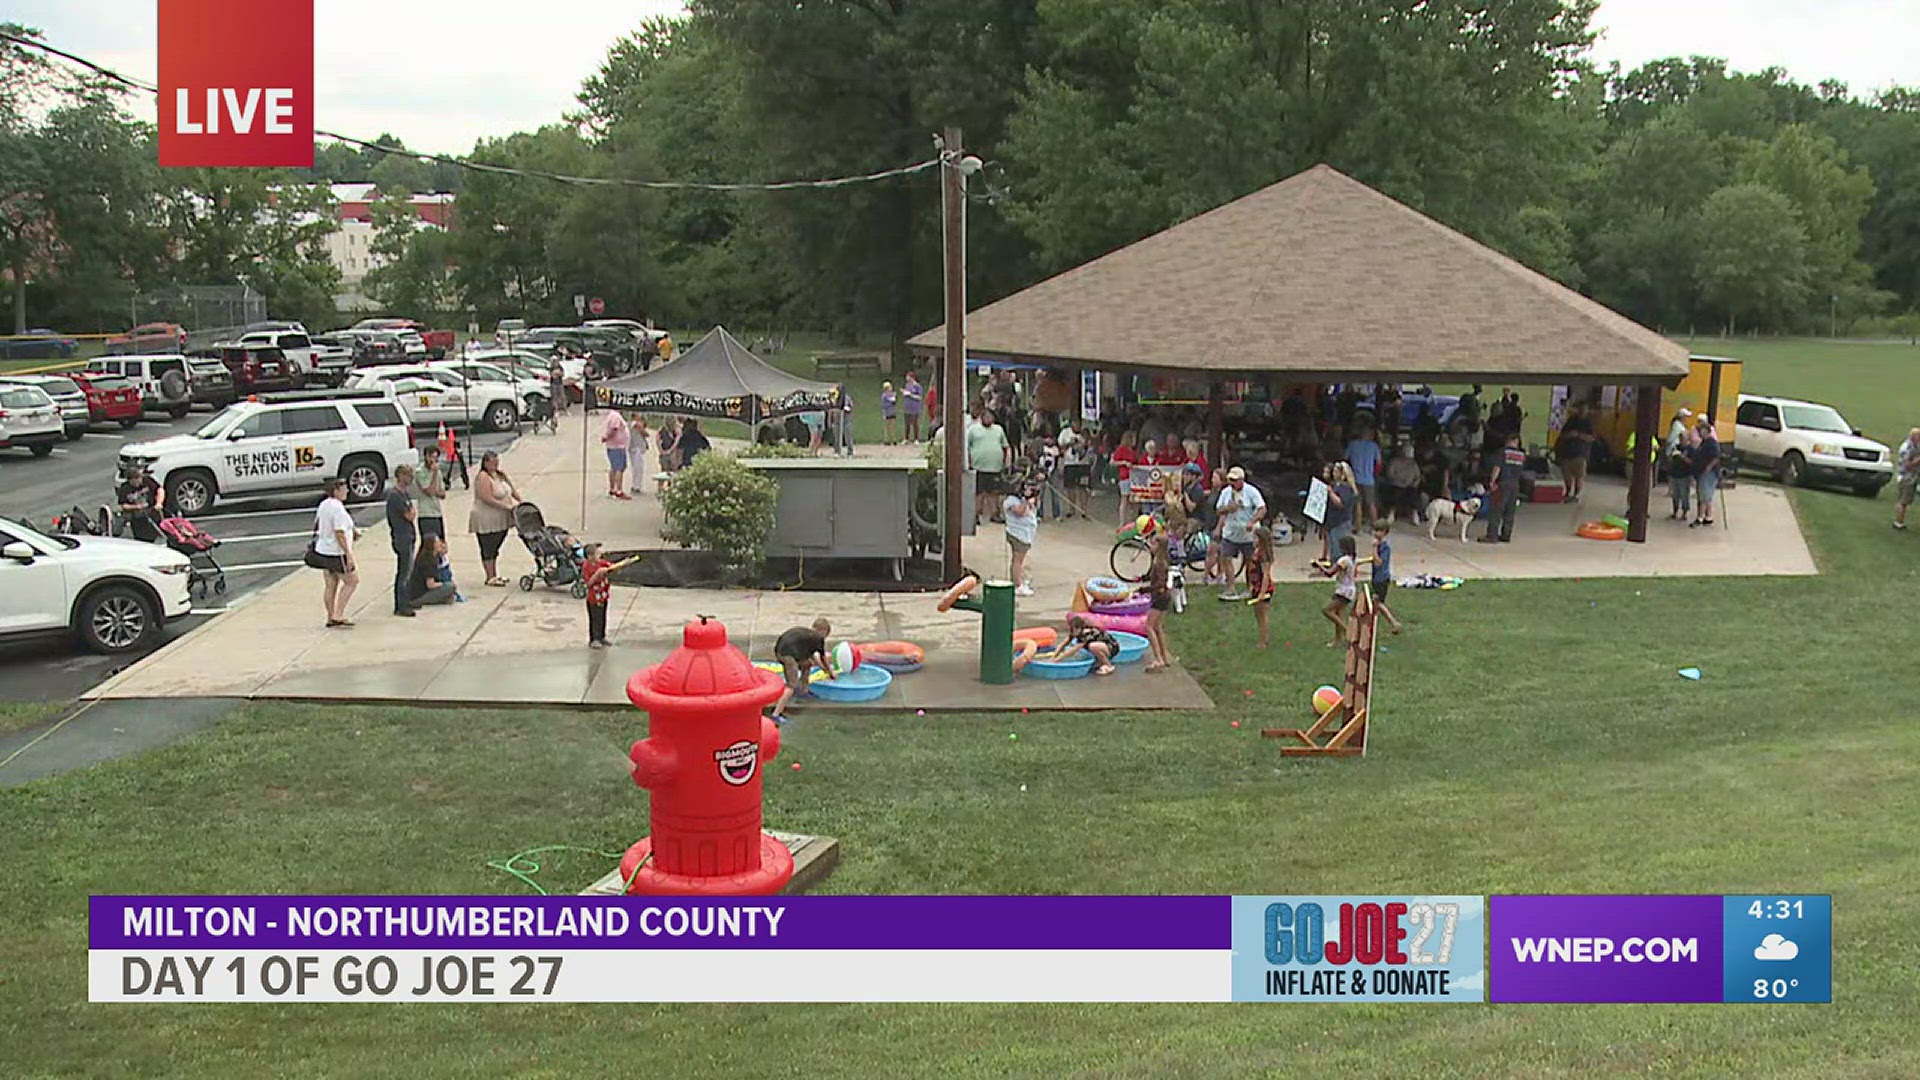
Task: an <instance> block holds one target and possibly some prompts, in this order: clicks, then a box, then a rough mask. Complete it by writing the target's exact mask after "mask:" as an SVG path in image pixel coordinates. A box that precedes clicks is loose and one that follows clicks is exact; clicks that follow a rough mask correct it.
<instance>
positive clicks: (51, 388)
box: [40, 375, 80, 394]
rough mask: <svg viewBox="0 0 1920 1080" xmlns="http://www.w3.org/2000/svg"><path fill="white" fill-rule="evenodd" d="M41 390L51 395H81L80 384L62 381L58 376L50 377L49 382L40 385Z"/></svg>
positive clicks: (67, 380) (66, 380) (70, 380)
mask: <svg viewBox="0 0 1920 1080" xmlns="http://www.w3.org/2000/svg"><path fill="white" fill-rule="evenodd" d="M40 389H42V390H45V391H46V392H47V393H49V394H78V393H80V386H79V384H78V383H75V382H74V381H73V380H72V379H62V378H60V377H59V376H57V375H53V376H48V377H47V381H45V382H43V383H41V384H40Z"/></svg>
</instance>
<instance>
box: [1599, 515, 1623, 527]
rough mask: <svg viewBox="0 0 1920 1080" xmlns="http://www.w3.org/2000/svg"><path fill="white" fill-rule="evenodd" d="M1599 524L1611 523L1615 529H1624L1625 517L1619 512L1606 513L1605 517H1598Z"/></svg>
mask: <svg viewBox="0 0 1920 1080" xmlns="http://www.w3.org/2000/svg"><path fill="white" fill-rule="evenodd" d="M1600 524H1602V525H1611V526H1613V527H1614V528H1616V529H1624V528H1626V527H1627V519H1626V518H1623V517H1621V516H1620V515H1619V514H1608V515H1607V516H1606V517H1603V518H1601V519H1600Z"/></svg>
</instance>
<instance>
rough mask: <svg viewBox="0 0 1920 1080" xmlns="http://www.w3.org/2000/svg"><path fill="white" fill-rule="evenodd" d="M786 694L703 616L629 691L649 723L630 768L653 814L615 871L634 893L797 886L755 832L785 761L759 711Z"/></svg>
mask: <svg viewBox="0 0 1920 1080" xmlns="http://www.w3.org/2000/svg"><path fill="white" fill-rule="evenodd" d="M781 686H782V680H781V678H780V676H778V675H776V674H774V673H773V672H770V671H762V670H760V669H759V668H756V667H754V666H753V665H752V664H751V663H749V662H748V661H747V657H746V654H744V653H742V652H741V651H740V650H739V649H736V648H734V647H733V646H732V645H729V644H728V643H727V628H726V627H725V626H722V625H721V624H720V623H718V622H715V621H713V620H712V619H711V618H709V617H707V616H704V615H703V616H701V617H700V619H699V621H697V622H690V623H688V624H687V626H686V630H685V632H684V633H683V634H682V637H681V644H680V647H679V648H678V649H675V650H674V651H673V652H672V653H671V654H669V655H668V657H667V658H666V660H665V661H663V662H662V663H659V664H656V665H654V666H653V667H650V668H646V669H645V670H642V671H637V672H635V673H634V675H633V678H631V679H629V680H627V700H629V701H631V702H633V703H634V704H635V705H637V706H639V707H640V708H641V709H642V710H644V711H645V712H646V714H647V718H648V720H647V737H646V738H644V739H642V740H640V741H639V742H636V743H634V744H633V750H632V751H631V752H630V753H628V755H627V757H628V758H629V759H630V760H632V762H633V780H634V783H636V784H639V785H640V786H641V787H643V788H646V789H647V790H648V791H649V792H650V793H651V795H650V797H649V800H648V804H649V806H651V808H652V812H653V832H652V834H651V835H649V836H647V837H646V838H645V839H643V840H641V841H640V842H639V843H637V844H635V845H633V846H632V847H631V848H628V849H627V854H626V857H625V858H623V859H621V860H620V878H621V880H622V881H629V882H631V884H629V885H628V886H627V892H629V893H635V894H648V895H655V896H765V895H770V894H772V893H777V892H779V891H780V890H781V889H782V888H783V887H785V886H786V884H787V880H788V879H789V878H791V877H793V853H792V852H789V851H788V850H787V846H786V845H785V844H782V843H781V842H780V841H778V840H775V839H774V838H773V837H771V836H768V835H767V834H766V833H764V832H762V831H760V778H761V774H762V771H763V770H764V769H765V768H766V765H767V763H768V762H770V761H772V760H773V759H774V758H775V757H776V756H778V755H779V753H780V729H779V728H777V727H775V726H774V724H773V721H772V720H770V719H768V718H766V717H765V716H762V715H761V713H760V710H761V709H764V708H766V707H767V706H768V705H770V704H772V703H773V702H774V701H775V700H776V699H778V698H779V697H780V690H781Z"/></svg>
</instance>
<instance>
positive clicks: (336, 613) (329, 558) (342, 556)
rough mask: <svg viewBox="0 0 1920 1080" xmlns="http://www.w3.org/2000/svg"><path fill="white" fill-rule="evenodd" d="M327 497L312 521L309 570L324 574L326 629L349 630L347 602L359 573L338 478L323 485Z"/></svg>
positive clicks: (349, 517) (343, 483)
mask: <svg viewBox="0 0 1920 1080" xmlns="http://www.w3.org/2000/svg"><path fill="white" fill-rule="evenodd" d="M326 490H327V497H326V498H324V499H322V500H320V509H319V510H318V511H317V512H316V513H315V514H314V520H313V558H312V559H311V560H310V561H309V562H308V565H309V566H312V567H314V568H315V569H318V570H321V571H324V572H325V574H326V576H327V587H326V591H325V593H324V594H323V596H324V598H325V601H326V608H327V625H328V626H329V627H338V626H352V625H353V620H351V619H349V618H347V601H349V600H351V599H353V590H354V589H355V588H357V587H358V586H359V584H360V571H359V569H358V568H357V567H356V566H355V565H354V562H353V537H354V533H355V530H354V527H353V515H351V514H349V513H347V504H346V503H344V502H342V501H341V496H343V495H345V494H346V490H347V482H346V481H345V480H343V479H341V478H339V477H337V476H336V477H334V478H332V479H330V480H328V481H327V489H326Z"/></svg>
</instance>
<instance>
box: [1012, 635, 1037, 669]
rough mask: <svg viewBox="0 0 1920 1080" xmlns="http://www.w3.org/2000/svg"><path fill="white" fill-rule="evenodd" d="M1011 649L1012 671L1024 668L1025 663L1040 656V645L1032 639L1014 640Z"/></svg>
mask: <svg viewBox="0 0 1920 1080" xmlns="http://www.w3.org/2000/svg"><path fill="white" fill-rule="evenodd" d="M1013 647H1014V654H1013V670H1015V671H1019V670H1020V669H1021V668H1023V667H1026V666H1027V661H1029V660H1031V659H1033V658H1034V657H1036V656H1039V655H1040V643H1039V642H1038V641H1035V640H1034V639H1032V638H1015V639H1014V642H1013Z"/></svg>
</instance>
